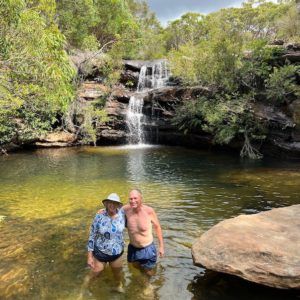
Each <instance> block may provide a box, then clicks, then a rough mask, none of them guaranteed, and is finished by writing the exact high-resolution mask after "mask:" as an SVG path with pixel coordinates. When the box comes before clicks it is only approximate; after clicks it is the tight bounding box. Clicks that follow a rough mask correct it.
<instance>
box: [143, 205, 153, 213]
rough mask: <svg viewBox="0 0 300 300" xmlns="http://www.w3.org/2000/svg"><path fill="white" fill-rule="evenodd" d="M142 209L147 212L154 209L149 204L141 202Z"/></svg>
mask: <svg viewBox="0 0 300 300" xmlns="http://www.w3.org/2000/svg"><path fill="white" fill-rule="evenodd" d="M143 209H144V210H145V211H146V212H147V213H154V209H153V208H152V207H151V206H149V205H145V204H143Z"/></svg>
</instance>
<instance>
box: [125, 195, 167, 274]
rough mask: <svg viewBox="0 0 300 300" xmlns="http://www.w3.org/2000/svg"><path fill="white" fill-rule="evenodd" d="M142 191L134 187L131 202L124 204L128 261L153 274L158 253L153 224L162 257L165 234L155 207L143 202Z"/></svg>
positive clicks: (130, 197)
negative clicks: (154, 240)
mask: <svg viewBox="0 0 300 300" xmlns="http://www.w3.org/2000/svg"><path fill="white" fill-rule="evenodd" d="M142 198H143V196H142V193H141V191H140V190H138V189H134V190H132V191H131V192H130V193H129V204H126V205H125V206H123V208H124V211H125V214H126V218H127V229H128V235H129V240H130V244H129V245H128V254H127V259H128V262H131V263H133V265H134V266H135V267H138V268H142V269H143V270H145V272H146V274H148V275H153V269H154V267H155V265H156V260H157V254H156V248H155V245H154V243H153V234H152V225H153V227H154V229H155V231H156V234H157V238H158V243H159V249H158V253H159V256H160V257H163V255H164V242H163V235H162V230H161V226H160V223H159V220H158V218H157V215H156V213H155V211H154V209H153V208H151V207H150V206H147V205H145V204H143V203H142Z"/></svg>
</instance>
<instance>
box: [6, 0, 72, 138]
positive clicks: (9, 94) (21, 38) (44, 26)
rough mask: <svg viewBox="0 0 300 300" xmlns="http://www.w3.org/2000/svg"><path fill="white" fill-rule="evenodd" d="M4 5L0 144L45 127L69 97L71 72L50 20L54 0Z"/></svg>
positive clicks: (54, 27) (50, 123)
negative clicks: (8, 15)
mask: <svg viewBox="0 0 300 300" xmlns="http://www.w3.org/2000/svg"><path fill="white" fill-rule="evenodd" d="M16 4H18V5H16ZM16 7H17V8H16ZM2 8H3V7H2ZM4 8H5V9H2V10H1V14H2V13H9V14H10V15H13V16H14V17H13V18H12V19H7V18H6V16H4V15H1V18H0V19H2V20H1V22H2V25H3V27H4V28H5V31H3V30H1V31H0V36H1V37H0V40H1V41H5V44H6V49H5V51H3V52H2V53H1V57H0V74H1V76H0V86H1V89H2V91H3V93H1V96H0V118H1V121H2V120H5V121H4V122H3V123H2V122H1V129H0V144H3V143H5V142H8V141H9V140H10V139H11V138H12V137H15V138H17V139H18V140H20V141H22V140H23V139H26V140H28V139H33V138H35V137H37V136H38V135H39V134H40V133H41V132H43V131H44V130H49V129H50V126H51V125H52V124H53V123H54V122H55V121H56V116H57V115H58V114H59V113H61V112H63V111H65V110H66V108H67V106H68V103H69V101H70V100H71V99H72V97H73V86H72V78H73V76H74V75H75V74H74V71H73V69H72V68H71V66H70V65H69V59H68V57H67V54H66V52H65V51H64V49H63V46H64V43H65V39H64V36H63V35H62V34H61V33H60V31H59V29H58V27H57V25H56V24H55V23H54V15H55V1H42V0H40V1H26V2H25V1H9V2H8V3H6V6H4ZM5 118H6V119H5Z"/></svg>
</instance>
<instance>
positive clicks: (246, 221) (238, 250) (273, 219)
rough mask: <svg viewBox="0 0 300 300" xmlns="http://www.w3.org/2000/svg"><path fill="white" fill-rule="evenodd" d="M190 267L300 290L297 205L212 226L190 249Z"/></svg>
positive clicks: (299, 217)
mask: <svg viewBox="0 0 300 300" xmlns="http://www.w3.org/2000/svg"><path fill="white" fill-rule="evenodd" d="M192 256H193V260H194V264H195V265H197V266H204V267H205V268H207V269H210V270H214V271H217V272H222V273H227V274H232V275H236V276H239V277H242V278H244V279H246V280H249V281H252V282H256V283H259V284H263V285H266V286H270V287H276V288H282V289H300V204H299V205H293V206H289V207H285V208H276V209H272V210H270V211H267V212H262V213H258V214H255V215H241V216H238V217H236V218H232V219H228V220H225V221H222V222H220V223H219V224H217V225H215V226H213V227H212V228H211V229H210V230H208V231H207V232H205V233H204V234H203V235H202V236H201V237H200V238H198V239H197V240H196V242H195V243H194V244H193V247H192Z"/></svg>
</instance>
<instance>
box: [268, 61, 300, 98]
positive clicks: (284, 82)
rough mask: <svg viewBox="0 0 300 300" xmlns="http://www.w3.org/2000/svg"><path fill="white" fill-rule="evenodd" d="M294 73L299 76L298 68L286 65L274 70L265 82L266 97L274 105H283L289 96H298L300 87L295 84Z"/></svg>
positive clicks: (299, 67)
mask: <svg viewBox="0 0 300 300" xmlns="http://www.w3.org/2000/svg"><path fill="white" fill-rule="evenodd" d="M296 73H298V76H300V66H296V65H286V66H283V67H281V68H276V67H275V68H274V71H273V73H271V74H270V76H269V78H268V79H267V80H266V89H267V97H268V99H270V100H271V101H273V102H275V103H277V104H278V103H279V104H280V103H284V102H286V101H287V98H288V96H290V95H291V94H293V95H295V96H296V97H297V96H298V97H299V96H300V87H299V85H298V84H297V83H296Z"/></svg>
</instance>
